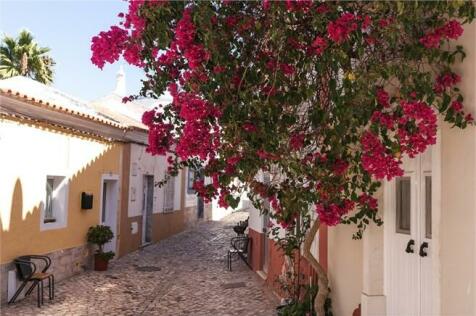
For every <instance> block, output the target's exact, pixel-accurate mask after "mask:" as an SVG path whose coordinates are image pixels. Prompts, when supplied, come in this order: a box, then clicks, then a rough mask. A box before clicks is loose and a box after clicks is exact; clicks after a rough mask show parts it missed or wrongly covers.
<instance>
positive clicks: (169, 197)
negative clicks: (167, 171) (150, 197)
mask: <svg viewBox="0 0 476 316" xmlns="http://www.w3.org/2000/svg"><path fill="white" fill-rule="evenodd" d="M174 200H175V177H171V178H170V179H169V180H168V181H167V183H166V184H165V188H164V212H173V210H174Z"/></svg>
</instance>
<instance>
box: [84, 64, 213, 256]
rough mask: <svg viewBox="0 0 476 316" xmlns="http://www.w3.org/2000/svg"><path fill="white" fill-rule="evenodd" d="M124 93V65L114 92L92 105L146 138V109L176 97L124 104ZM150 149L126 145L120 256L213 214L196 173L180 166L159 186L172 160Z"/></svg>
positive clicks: (124, 150) (123, 153)
mask: <svg viewBox="0 0 476 316" xmlns="http://www.w3.org/2000/svg"><path fill="white" fill-rule="evenodd" d="M125 96H126V77H125V73H124V71H123V70H122V67H121V68H120V70H119V71H118V73H117V75H116V86H115V89H114V90H113V91H112V93H110V94H108V95H106V96H104V97H102V98H99V99H97V100H94V101H93V102H91V106H92V107H93V108H94V109H95V110H97V111H98V112H100V113H103V114H105V115H107V116H109V117H111V118H113V119H114V120H116V121H118V122H121V123H122V124H126V125H127V126H129V127H130V128H132V129H134V130H135V131H136V132H140V133H142V134H143V135H145V137H147V127H146V126H145V125H143V124H142V123H141V117H142V114H143V113H144V112H145V111H147V110H150V109H151V108H153V107H155V106H157V105H158V104H159V103H168V102H171V99H170V98H167V97H164V98H162V99H159V100H153V99H140V100H135V101H130V102H127V103H124V102H122V99H123V98H124V97H125ZM146 148H147V142H130V143H127V144H124V146H123V152H122V155H123V166H122V188H123V190H122V194H121V205H122V209H121V219H120V222H121V238H120V243H119V249H118V254H119V256H122V255H125V254H127V253H129V252H131V251H134V250H137V249H139V248H142V247H144V246H147V245H149V244H151V243H155V242H158V241H160V240H162V239H164V238H167V237H169V236H171V235H173V234H176V233H178V232H181V231H183V230H184V229H185V228H186V227H189V226H191V225H194V224H195V223H197V221H199V220H201V219H203V220H208V219H210V216H209V214H210V213H211V207H210V205H208V204H207V205H203V204H202V205H200V203H199V199H198V198H197V196H196V194H195V192H194V191H193V189H191V185H192V183H193V180H194V179H193V178H194V173H193V172H189V171H188V170H187V169H185V170H181V171H180V172H179V174H178V175H177V176H175V177H172V178H170V180H169V181H168V182H167V183H166V184H165V185H164V186H163V187H159V186H157V185H156V183H157V182H159V181H162V180H163V179H164V178H165V176H166V172H167V166H168V163H167V162H166V157H163V156H151V155H150V154H149V153H147V152H146Z"/></svg>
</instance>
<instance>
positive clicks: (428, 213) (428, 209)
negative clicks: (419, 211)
mask: <svg viewBox="0 0 476 316" xmlns="http://www.w3.org/2000/svg"><path fill="white" fill-rule="evenodd" d="M425 237H426V238H428V239H431V176H425Z"/></svg>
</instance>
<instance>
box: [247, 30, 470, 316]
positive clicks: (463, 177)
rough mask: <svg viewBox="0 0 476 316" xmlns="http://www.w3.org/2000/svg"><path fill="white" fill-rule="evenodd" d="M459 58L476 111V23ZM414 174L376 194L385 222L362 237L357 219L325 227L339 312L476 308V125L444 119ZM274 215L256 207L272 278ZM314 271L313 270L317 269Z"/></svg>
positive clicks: (465, 313) (259, 257)
mask: <svg viewBox="0 0 476 316" xmlns="http://www.w3.org/2000/svg"><path fill="white" fill-rule="evenodd" d="M458 44H462V45H464V47H465V49H466V53H467V56H466V58H465V59H464V61H463V62H461V63H459V64H458V65H456V66H455V71H456V72H457V73H458V74H460V75H461V77H462V78H463V81H462V83H461V84H460V88H461V91H462V93H463V95H464V104H465V106H466V110H467V111H468V112H469V113H472V114H473V115H474V113H476V84H475V82H476V25H475V24H474V23H473V24H471V25H466V27H465V32H464V34H463V36H462V37H461V38H460V39H459V43H458ZM403 168H404V172H405V174H404V176H402V177H399V178H396V179H394V180H393V181H390V182H386V183H384V184H383V186H382V188H381V190H380V191H379V192H378V193H377V195H376V197H377V198H378V200H379V214H380V216H381V217H382V218H383V220H384V225H382V226H380V227H377V226H375V225H371V226H370V227H369V228H367V230H366V231H365V233H364V237H363V239H362V240H353V239H352V234H353V233H354V232H355V227H352V226H350V225H338V226H336V227H329V228H326V227H321V229H320V232H319V237H318V238H317V239H316V240H315V241H314V246H313V247H315V249H314V253H315V255H316V256H318V258H319V261H320V262H321V264H322V265H323V266H324V268H325V269H326V270H327V273H328V277H329V282H330V289H331V293H330V297H331V299H332V309H333V313H334V315H338V316H340V315H379V316H381V315H398V316H401V315H458V316H469V315H476V194H475V192H476V129H475V127H474V126H469V127H467V128H466V129H464V130H461V129H458V128H452V127H451V126H450V125H449V124H446V123H444V122H442V121H441V122H440V124H439V130H438V135H437V143H436V144H435V145H433V146H432V147H431V148H429V149H428V150H427V152H426V153H425V154H423V155H420V156H419V157H416V158H414V159H406V160H404V162H403ZM266 222H267V219H266V218H264V217H263V216H260V215H259V213H258V212H257V211H256V210H252V211H251V213H250V233H249V234H250V237H251V238H252V239H253V244H252V251H251V264H252V267H253V269H254V270H261V271H263V272H260V275H262V276H263V277H264V278H265V279H266V282H267V283H268V284H271V283H272V282H273V278H276V275H279V273H280V272H276V271H280V269H281V266H282V262H283V260H282V256H281V255H280V254H279V252H277V251H276V249H275V245H274V242H273V241H271V240H269V239H268V238H266V237H265V233H266V229H267V228H266V225H265V224H264V223H266ZM309 274H310V275H311V276H312V273H309Z"/></svg>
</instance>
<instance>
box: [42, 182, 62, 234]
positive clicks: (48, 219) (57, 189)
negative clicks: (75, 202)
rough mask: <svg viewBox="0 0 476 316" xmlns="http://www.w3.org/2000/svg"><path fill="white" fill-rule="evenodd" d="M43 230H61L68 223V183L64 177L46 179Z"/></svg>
mask: <svg viewBox="0 0 476 316" xmlns="http://www.w3.org/2000/svg"><path fill="white" fill-rule="evenodd" d="M45 193H46V196H45V201H44V207H43V216H42V220H41V222H42V225H41V226H42V228H59V227H63V226H64V224H65V223H66V210H67V194H68V181H67V179H66V178H65V177H63V176H47V177H46V192H45Z"/></svg>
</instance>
